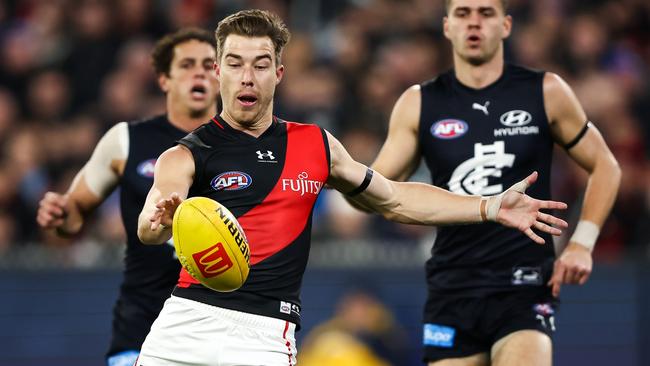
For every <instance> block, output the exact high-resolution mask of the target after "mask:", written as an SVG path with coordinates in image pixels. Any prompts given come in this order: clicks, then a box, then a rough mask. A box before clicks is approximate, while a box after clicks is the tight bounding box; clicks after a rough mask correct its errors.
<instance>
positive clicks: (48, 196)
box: [43, 192, 68, 207]
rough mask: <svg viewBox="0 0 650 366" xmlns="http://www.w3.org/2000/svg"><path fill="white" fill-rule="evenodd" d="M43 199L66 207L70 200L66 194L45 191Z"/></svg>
mask: <svg viewBox="0 0 650 366" xmlns="http://www.w3.org/2000/svg"><path fill="white" fill-rule="evenodd" d="M43 201H45V202H48V203H50V204H53V205H57V206H60V207H64V206H65V205H66V204H67V203H68V200H67V198H66V197H65V196H63V195H60V194H58V193H56V192H47V193H45V196H43Z"/></svg>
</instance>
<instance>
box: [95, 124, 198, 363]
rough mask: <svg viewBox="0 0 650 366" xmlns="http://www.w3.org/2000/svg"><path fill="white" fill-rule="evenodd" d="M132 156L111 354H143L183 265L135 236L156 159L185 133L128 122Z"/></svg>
mask: <svg viewBox="0 0 650 366" xmlns="http://www.w3.org/2000/svg"><path fill="white" fill-rule="evenodd" d="M128 129H129V154H128V158H127V161H126V165H125V167H124V173H123V175H122V178H121V181H120V206H121V210H122V222H123V224H124V228H125V230H126V235H127V246H126V256H125V259H124V261H125V267H124V281H123V282H122V286H121V287H120V295H119V298H118V300H117V303H116V304H115V308H114V310H113V313H114V319H113V340H112V344H111V349H110V350H109V353H108V354H109V355H111V354H114V353H117V352H120V351H123V350H130V349H140V347H141V346H142V342H144V339H145V337H146V336H147V333H149V329H150V328H151V324H152V323H153V321H154V320H155V319H156V317H158V313H160V310H161V309H162V306H163V303H164V302H165V300H166V299H167V298H168V297H169V295H170V294H171V291H172V289H173V288H174V285H175V284H176V281H177V280H178V271H179V270H180V264H179V262H178V259H177V258H176V255H175V252H174V247H173V245H171V244H170V243H168V244H165V245H145V244H142V242H140V240H139V239H138V235H137V227H138V215H139V214H140V211H142V206H144V202H145V199H146V197H147V193H148V192H149V189H150V188H151V185H152V184H153V172H154V165H155V163H156V159H157V158H158V156H159V155H160V154H161V153H162V152H163V151H165V150H167V149H168V148H170V147H172V146H173V145H174V143H175V141H177V140H178V139H180V138H182V137H183V136H185V135H186V134H187V133H186V132H184V131H182V130H180V129H177V128H176V127H174V126H173V125H172V124H170V123H169V121H168V120H167V116H158V117H154V118H151V119H147V120H142V121H138V122H132V123H129V126H128Z"/></svg>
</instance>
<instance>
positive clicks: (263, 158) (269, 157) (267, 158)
mask: <svg viewBox="0 0 650 366" xmlns="http://www.w3.org/2000/svg"><path fill="white" fill-rule="evenodd" d="M256 153H257V159H258V160H257V161H259V162H261V163H277V162H276V161H275V156H273V151H270V150H266V152H265V153H263V152H262V151H261V150H257V151H256Z"/></svg>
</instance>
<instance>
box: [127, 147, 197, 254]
mask: <svg viewBox="0 0 650 366" xmlns="http://www.w3.org/2000/svg"><path fill="white" fill-rule="evenodd" d="M193 179H194V158H193V157H192V153H191V152H190V151H189V150H188V149H187V148H186V147H185V146H182V145H177V146H174V147H172V148H170V149H168V150H167V151H165V152H164V153H162V155H160V157H159V158H158V160H157V161H156V168H155V171H154V179H153V185H152V186H151V189H150V190H149V193H148V194H147V199H146V201H145V203H144V207H143V208H142V212H140V216H139V217H138V238H140V241H142V242H143V243H144V244H162V243H164V242H166V241H167V240H169V238H171V236H172V230H171V227H172V220H173V218H174V212H175V211H176V208H177V207H178V205H180V204H181V202H183V200H184V199H185V198H187V193H188V191H189V189H190V186H191V185H192V181H193Z"/></svg>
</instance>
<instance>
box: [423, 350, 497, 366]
mask: <svg viewBox="0 0 650 366" xmlns="http://www.w3.org/2000/svg"><path fill="white" fill-rule="evenodd" d="M489 361H490V360H489V359H488V355H487V354H486V353H479V354H476V355H472V356H469V357H459V358H448V359H446V360H440V361H436V362H429V366H488V365H489V364H490V362H489Z"/></svg>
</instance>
